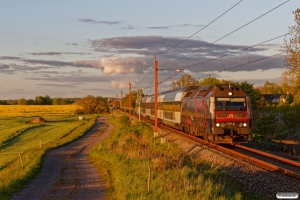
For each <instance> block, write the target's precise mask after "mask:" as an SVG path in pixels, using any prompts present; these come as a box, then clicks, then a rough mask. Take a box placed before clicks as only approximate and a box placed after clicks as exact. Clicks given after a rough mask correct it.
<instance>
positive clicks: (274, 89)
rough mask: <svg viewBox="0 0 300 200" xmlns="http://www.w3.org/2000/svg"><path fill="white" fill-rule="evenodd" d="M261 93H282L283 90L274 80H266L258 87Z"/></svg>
mask: <svg viewBox="0 0 300 200" xmlns="http://www.w3.org/2000/svg"><path fill="white" fill-rule="evenodd" d="M260 92H261V93H262V94H283V90H282V88H281V86H280V85H278V84H277V83H274V82H269V81H266V82H265V84H264V86H263V87H262V88H261V89H260Z"/></svg>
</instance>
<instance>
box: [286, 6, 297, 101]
mask: <svg viewBox="0 0 300 200" xmlns="http://www.w3.org/2000/svg"><path fill="white" fill-rule="evenodd" d="M293 14H294V15H295V22H296V25H294V26H292V27H289V33H290V38H289V39H285V40H284V46H285V48H286V53H287V55H286V57H285V65H286V66H289V67H290V69H289V70H288V71H287V72H286V74H285V76H286V77H287V78H288V79H289V80H288V82H289V87H290V88H289V90H290V91H289V92H290V93H292V95H293V96H294V98H295V99H294V101H295V102H296V103H300V9H299V8H298V9H297V10H295V11H294V12H293Z"/></svg>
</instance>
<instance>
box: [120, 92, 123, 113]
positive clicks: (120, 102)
mask: <svg viewBox="0 0 300 200" xmlns="http://www.w3.org/2000/svg"><path fill="white" fill-rule="evenodd" d="M122 98H123V91H122V89H121V99H120V109H121V110H122Z"/></svg>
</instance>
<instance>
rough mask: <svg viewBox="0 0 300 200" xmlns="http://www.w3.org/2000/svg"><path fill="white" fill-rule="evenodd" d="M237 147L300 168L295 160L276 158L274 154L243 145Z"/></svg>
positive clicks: (299, 164)
mask: <svg viewBox="0 0 300 200" xmlns="http://www.w3.org/2000/svg"><path fill="white" fill-rule="evenodd" d="M235 147H238V148H241V149H244V150H247V151H250V152H253V153H257V154H259V155H263V156H266V157H269V158H273V159H275V160H279V161H281V162H284V163H287V164H290V165H294V166H297V167H300V163H299V162H295V161H293V160H289V159H286V158H282V157H280V156H275V155H273V154H270V153H266V152H263V151H259V150H256V149H252V148H249V147H246V146H243V145H235Z"/></svg>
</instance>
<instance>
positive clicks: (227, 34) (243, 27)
mask: <svg viewBox="0 0 300 200" xmlns="http://www.w3.org/2000/svg"><path fill="white" fill-rule="evenodd" d="M289 1H290V0H287V1H285V2H283V3H282V4H280V5H278V6H276V7H275V8H273V9H271V10H269V11H268V12H266V13H264V14H262V15H260V16H259V17H257V18H255V19H253V20H252V21H250V22H248V23H246V24H244V25H243V26H241V27H239V28H237V29H235V30H234V31H232V32H230V33H228V34H226V35H225V36H223V37H221V38H219V39H217V40H215V41H214V42H211V43H209V44H207V45H205V46H202V47H200V48H199V49H197V50H195V51H192V52H191V53H188V55H190V54H193V53H196V52H199V51H200V50H201V49H202V48H205V47H208V46H210V45H212V44H214V43H216V42H218V41H220V40H222V39H224V38H225V37H227V36H229V35H231V34H233V33H235V32H236V31H238V30H240V29H242V28H244V27H245V26H248V25H249V24H251V23H253V22H254V21H256V20H258V19H260V18H261V17H263V16H265V15H266V14H268V13H270V12H272V11H274V10H275V9H277V8H279V7H280V6H282V5H284V4H286V3H287V2H289ZM186 57H187V55H185V56H182V57H180V58H177V59H175V60H173V61H171V62H168V63H165V64H162V65H160V66H161V67H162V66H166V65H169V64H171V63H174V62H176V61H178V60H181V59H183V58H186Z"/></svg>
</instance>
